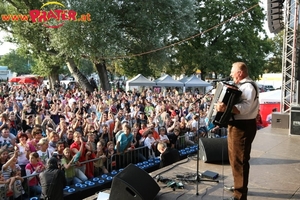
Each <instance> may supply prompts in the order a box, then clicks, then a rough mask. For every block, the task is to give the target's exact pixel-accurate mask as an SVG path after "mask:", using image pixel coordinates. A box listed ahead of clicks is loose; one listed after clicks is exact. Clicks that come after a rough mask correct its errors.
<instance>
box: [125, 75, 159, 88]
mask: <svg viewBox="0 0 300 200" xmlns="http://www.w3.org/2000/svg"><path fill="white" fill-rule="evenodd" d="M127 84H128V86H154V85H156V83H155V82H153V81H150V80H149V79H147V78H145V77H144V76H143V75H142V74H138V75H137V76H135V77H134V78H132V79H130V80H129V81H127V82H126V85H127Z"/></svg>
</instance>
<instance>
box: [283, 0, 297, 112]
mask: <svg viewBox="0 0 300 200" xmlns="http://www.w3.org/2000/svg"><path fill="white" fill-rule="evenodd" d="M284 20H285V23H284V25H285V27H284V36H283V56H282V76H283V79H282V94H281V105H280V109H281V113H287V112H289V111H290V109H291V104H293V103H295V102H296V95H297V94H298V93H297V91H296V90H297V87H296V86H297V84H296V83H297V77H298V78H299V74H298V73H300V69H298V68H299V66H298V63H299V50H298V49H299V48H300V45H299V44H300V40H298V38H297V35H298V34H297V33H298V25H299V0H286V1H285V18H284ZM297 47H298V48H297ZM296 76H297V77H296ZM299 81H300V80H299ZM297 100H299V99H297Z"/></svg>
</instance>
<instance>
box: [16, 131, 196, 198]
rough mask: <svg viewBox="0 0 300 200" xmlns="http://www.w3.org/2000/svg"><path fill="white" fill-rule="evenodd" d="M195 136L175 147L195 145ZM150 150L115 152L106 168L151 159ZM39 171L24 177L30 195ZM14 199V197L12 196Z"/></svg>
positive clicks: (118, 167)
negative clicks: (33, 178) (31, 183)
mask: <svg viewBox="0 0 300 200" xmlns="http://www.w3.org/2000/svg"><path fill="white" fill-rule="evenodd" d="M193 141H194V136H193V135H188V134H186V135H182V136H179V137H178V139H177V142H176V145H175V148H177V149H178V150H180V149H184V148H186V147H187V146H193V145H194V142H193ZM149 151H150V150H149V149H148V147H147V146H143V147H139V148H135V149H132V150H129V151H127V152H125V153H122V154H114V155H112V156H111V157H108V158H107V160H106V169H107V170H108V171H109V172H112V171H113V170H118V169H121V168H125V167H126V166H127V165H128V164H130V163H132V164H137V163H140V162H144V161H147V160H148V159H150V152H149ZM100 159H102V158H95V159H91V160H86V161H84V162H81V164H87V163H90V162H95V161H98V160H100ZM73 166H75V164H73ZM38 175H39V173H36V174H34V175H29V176H24V177H22V178H24V181H27V185H26V187H27V188H24V189H27V192H26V193H27V194H28V196H29V197H32V196H33V195H30V190H29V187H28V185H29V184H28V178H30V177H34V176H38ZM12 199H14V198H12Z"/></svg>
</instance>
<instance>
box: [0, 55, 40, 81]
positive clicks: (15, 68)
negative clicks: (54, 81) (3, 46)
mask: <svg viewBox="0 0 300 200" xmlns="http://www.w3.org/2000/svg"><path fill="white" fill-rule="evenodd" d="M0 65H4V66H8V69H10V70H11V71H12V72H16V73H17V74H19V75H20V74H30V73H31V66H34V65H35V63H34V61H33V60H32V58H31V57H29V56H28V57H24V56H23V55H20V54H18V52H17V51H16V50H13V51H11V52H9V53H8V54H6V55H3V56H2V57H1V59H0Z"/></svg>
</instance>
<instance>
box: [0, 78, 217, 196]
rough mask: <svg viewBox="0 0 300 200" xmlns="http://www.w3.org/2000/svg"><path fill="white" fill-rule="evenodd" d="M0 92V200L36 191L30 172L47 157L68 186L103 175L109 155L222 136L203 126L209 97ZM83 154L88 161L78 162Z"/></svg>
mask: <svg viewBox="0 0 300 200" xmlns="http://www.w3.org/2000/svg"><path fill="white" fill-rule="evenodd" d="M0 95H1V96H0V113H1V114H0V132H1V137H0V148H1V149H0V167H1V169H2V170H1V175H0V178H1V179H0V199H8V198H13V199H22V198H23V197H25V196H27V197H28V196H40V195H41V194H42V187H41V183H40V180H39V176H30V175H36V174H39V173H41V172H44V171H45V170H49V169H52V168H49V166H47V163H48V161H49V160H50V159H51V158H52V157H55V158H57V160H58V165H59V166H60V168H61V169H63V171H64V174H65V178H66V184H67V185H71V184H76V183H80V182H84V181H85V180H87V179H89V178H92V177H95V176H99V175H100V174H101V173H108V169H107V167H106V166H107V163H108V162H110V158H111V156H112V155H122V154H124V153H126V152H127V151H131V150H132V149H135V148H139V147H141V146H147V147H148V149H149V157H151V156H153V157H154V156H159V155H160V152H163V151H164V149H165V148H167V147H168V148H176V143H177V142H178V138H179V137H181V136H182V138H184V140H185V142H186V144H188V145H193V144H194V141H196V140H197V138H199V137H207V134H208V132H209V131H211V132H215V136H218V135H220V136H221V134H222V133H221V132H220V131H218V130H219V129H218V127H213V128H211V127H210V128H209V127H208V126H207V124H206V121H207V120H205V117H206V113H207V110H208V109H209V106H210V101H211V99H212V98H213V95H212V94H198V93H190V92H187V93H184V94H178V92H177V91H176V90H175V89H174V90H169V91H164V92H161V93H154V92H152V91H151V90H150V89H146V90H144V91H143V92H141V93H139V92H137V91H129V92H124V91H122V90H111V91H102V90H96V89H95V91H93V92H88V91H83V90H81V89H80V88H79V87H77V86H72V87H71V86H69V87H62V86H61V85H59V84H56V86H55V89H54V90H49V89H47V87H46V86H45V85H40V86H33V85H10V84H9V83H8V84H2V86H1V88H0ZM191 138H193V139H191ZM194 139H195V140H194ZM158 143H161V144H160V145H159V146H160V148H159V150H158V149H157V144H158ZM168 151H169V150H168ZM139 157H140V158H141V159H145V158H143V155H139ZM97 158H98V159H97ZM91 159H96V161H93V162H86V161H88V160H91ZM83 162H84V164H83ZM129 162H130V161H129ZM53 170H55V169H54V168H53ZM50 171H51V170H50ZM50 174H51V173H50ZM26 176H29V177H26ZM24 177H26V178H24ZM27 191H29V192H27Z"/></svg>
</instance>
